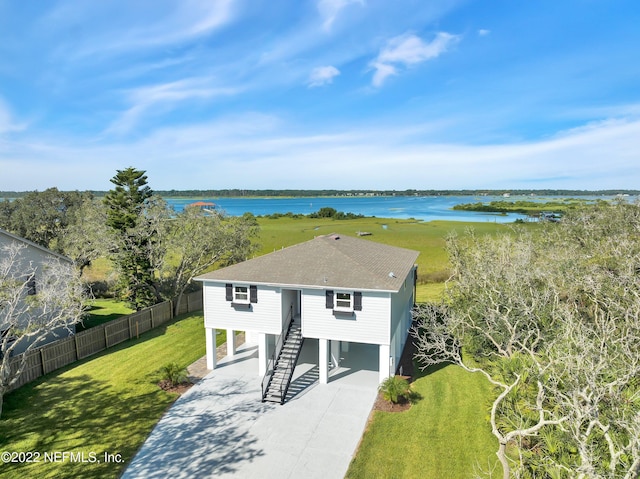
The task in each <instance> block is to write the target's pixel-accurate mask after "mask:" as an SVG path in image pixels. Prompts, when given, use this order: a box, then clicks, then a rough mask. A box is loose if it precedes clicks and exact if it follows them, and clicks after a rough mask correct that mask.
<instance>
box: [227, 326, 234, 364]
mask: <svg viewBox="0 0 640 479" xmlns="http://www.w3.org/2000/svg"><path fill="white" fill-rule="evenodd" d="M235 355H236V332H235V331H234V330H233V329H227V356H229V357H230V358H232V357H234V356H235Z"/></svg>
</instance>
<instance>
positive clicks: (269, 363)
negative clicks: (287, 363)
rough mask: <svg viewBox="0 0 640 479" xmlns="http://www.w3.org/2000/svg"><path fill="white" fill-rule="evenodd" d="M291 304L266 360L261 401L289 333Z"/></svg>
mask: <svg viewBox="0 0 640 479" xmlns="http://www.w3.org/2000/svg"><path fill="white" fill-rule="evenodd" d="M292 319H293V304H292V305H291V306H290V307H289V314H288V315H287V318H286V319H285V321H284V325H283V327H282V331H281V332H280V336H279V337H278V340H277V341H276V347H275V348H274V351H273V354H272V355H271V358H270V359H269V361H267V371H266V372H265V373H264V377H263V378H262V402H264V398H265V397H266V395H267V389H268V388H269V382H270V381H271V378H272V377H273V368H274V366H275V364H276V359H277V358H278V356H280V352H281V351H282V347H283V346H284V340H285V338H286V336H287V334H288V333H289V329H290V328H291V325H292V324H293V321H292Z"/></svg>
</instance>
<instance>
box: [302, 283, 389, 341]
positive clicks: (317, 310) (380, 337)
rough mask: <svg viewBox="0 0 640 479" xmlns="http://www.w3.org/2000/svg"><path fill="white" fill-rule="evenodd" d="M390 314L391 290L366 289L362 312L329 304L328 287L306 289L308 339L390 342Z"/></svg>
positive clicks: (304, 309) (304, 325) (304, 312)
mask: <svg viewBox="0 0 640 479" xmlns="http://www.w3.org/2000/svg"><path fill="white" fill-rule="evenodd" d="M351 297H352V298H353V293H352V295H351ZM351 304H352V305H353V303H351ZM390 315H391V299H390V294H389V293H385V292H363V293H362V310H361V311H352V312H338V311H334V309H328V308H327V307H326V293H325V290H321V289H303V290H302V335H303V336H304V337H306V338H322V339H332V340H339V341H353V342H357V343H369V344H389V337H390V334H389V333H390V330H389V318H390Z"/></svg>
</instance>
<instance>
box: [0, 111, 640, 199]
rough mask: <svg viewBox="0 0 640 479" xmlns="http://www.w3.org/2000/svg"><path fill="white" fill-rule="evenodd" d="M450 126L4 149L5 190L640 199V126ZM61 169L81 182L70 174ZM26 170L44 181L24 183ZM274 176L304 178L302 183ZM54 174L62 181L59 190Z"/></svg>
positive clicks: (246, 122)
mask: <svg viewBox="0 0 640 479" xmlns="http://www.w3.org/2000/svg"><path fill="white" fill-rule="evenodd" d="M440 126H441V125H440ZM440 126H439V125H431V124H425V125H411V127H408V126H407V125H395V124H394V125H390V124H377V125H371V124H359V125H352V127H351V128H347V129H339V131H338V129H336V130H325V131H317V130H315V131H313V132H307V133H305V132H301V133H299V134H293V133H292V128H291V125H289V124H287V123H286V122H283V121H282V120H281V119H279V118H277V117H273V116H270V115H264V114H259V113H247V114H243V115H237V116H235V117H225V118H220V119H218V120H216V121H212V122H208V123H202V124H195V125H187V126H185V125H183V126H178V127H175V128H168V127H167V128H163V129H161V130H156V131H154V132H152V133H151V134H149V135H147V136H144V137H141V138H138V139H135V140H132V141H120V142H117V143H105V144H97V143H94V144H88V143H86V142H85V143H81V144H77V143H76V142H73V141H68V142H66V143H65V144H61V143H60V140H59V139H56V140H52V141H50V142H49V143H46V142H43V141H42V140H38V141H34V142H33V143H22V144H18V143H12V144H6V143H5V144H2V143H0V170H1V171H2V172H3V175H2V176H1V177H0V190H3V189H5V190H6V189H9V190H10V189H27V190H28V189H33V188H34V181H37V184H38V185H43V186H42V188H45V187H48V186H58V187H59V188H65V189H87V188H91V189H108V188H109V187H110V185H109V183H108V179H109V178H110V177H111V176H113V173H114V171H115V169H117V168H122V167H125V166H128V165H134V166H136V167H138V168H142V169H145V170H147V171H148V174H149V178H150V181H151V184H152V186H153V187H154V188H156V189H172V188H175V189H192V188H203V189H204V188H227V187H244V188H291V187H296V188H328V187H336V188H346V189H351V188H380V189H383V188H397V189H406V188H436V189H442V188H519V187H525V188H526V187H531V184H532V182H533V181H535V180H536V179H545V182H544V185H545V186H544V187H557V188H576V189H601V188H636V187H637V183H638V181H639V177H638V171H637V170H638V169H637V166H636V163H637V158H636V157H635V152H636V151H638V150H639V149H640V120H638V119H635V120H631V119H629V120H607V121H601V122H595V123H590V124H586V125H584V126H582V127H580V128H574V129H569V130H566V131H562V132H559V133H558V134H557V135H554V136H553V137H549V138H545V139H540V140H538V141H523V142H513V143H494V144H483V145H473V144H463V143H453V142H438V141H437V140H436V138H437V137H439V136H440V135H439V134H437V133H438V131H439V129H440ZM450 127H451V126H449V128H450ZM434 128H435V129H434ZM443 136H446V135H443ZM86 158H92V159H94V160H95V161H93V162H91V163H90V164H89V163H87V162H86ZM602 158H607V161H602ZM177 164H179V167H177V166H176V165H177ZM60 165H64V168H66V170H65V171H74V172H75V173H74V174H69V175H67V176H64V175H60ZM97 165H99V167H98V166H97ZM318 165H322V166H323V167H322V168H318ZM25 168H28V169H29V170H30V171H31V170H33V171H34V172H35V173H34V175H24V174H23V173H21V172H22V171H24V169H25ZM274 171H296V175H295V179H292V178H291V177H287V175H284V176H283V175H275V176H274V175H273V172H274ZM336 171H340V172H341V174H340V175H336V174H335V172H336ZM5 172H7V173H6V174H5ZM238 172H242V174H238ZM47 175H50V176H49V178H58V180H57V182H56V184H55V185H54V184H50V183H47V181H51V180H47ZM292 181H294V182H295V186H294V184H293V183H291V182H292Z"/></svg>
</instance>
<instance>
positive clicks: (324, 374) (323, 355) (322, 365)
mask: <svg viewBox="0 0 640 479" xmlns="http://www.w3.org/2000/svg"><path fill="white" fill-rule="evenodd" d="M328 343H329V341H328V340H326V339H318V352H319V354H318V368H319V369H320V384H327V383H328V382H329V361H328V355H327V353H328Z"/></svg>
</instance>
